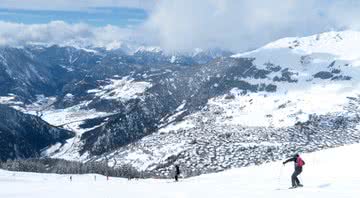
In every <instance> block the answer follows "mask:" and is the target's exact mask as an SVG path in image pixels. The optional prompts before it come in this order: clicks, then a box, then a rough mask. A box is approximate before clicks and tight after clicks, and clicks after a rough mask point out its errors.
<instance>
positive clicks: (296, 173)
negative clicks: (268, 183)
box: [291, 167, 302, 187]
mask: <svg viewBox="0 0 360 198" xmlns="http://www.w3.org/2000/svg"><path fill="white" fill-rule="evenodd" d="M301 172H302V168H301V167H296V168H295V171H294V173H293V174H292V175H291V184H292V186H293V187H295V186H298V185H299V184H300V181H299V178H298V177H297V176H299V175H300V173H301Z"/></svg>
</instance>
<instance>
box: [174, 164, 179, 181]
mask: <svg viewBox="0 0 360 198" xmlns="http://www.w3.org/2000/svg"><path fill="white" fill-rule="evenodd" d="M179 175H180V167H179V165H177V164H176V165H175V181H178V180H179Z"/></svg>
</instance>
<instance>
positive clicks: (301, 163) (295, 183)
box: [283, 154, 305, 188]
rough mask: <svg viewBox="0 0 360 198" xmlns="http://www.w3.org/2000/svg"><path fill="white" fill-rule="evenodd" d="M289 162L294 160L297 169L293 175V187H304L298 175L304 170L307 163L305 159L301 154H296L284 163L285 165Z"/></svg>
mask: <svg viewBox="0 0 360 198" xmlns="http://www.w3.org/2000/svg"><path fill="white" fill-rule="evenodd" d="M288 162H294V164H295V171H294V173H293V174H292V175H291V184H292V187H291V188H296V187H302V186H303V185H302V184H300V181H299V179H298V178H297V176H298V175H300V173H301V172H302V167H303V166H304V165H305V162H304V160H302V159H301V157H300V155H299V154H296V155H294V157H292V158H290V159H288V160H286V161H285V162H283V165H285V164H286V163H288Z"/></svg>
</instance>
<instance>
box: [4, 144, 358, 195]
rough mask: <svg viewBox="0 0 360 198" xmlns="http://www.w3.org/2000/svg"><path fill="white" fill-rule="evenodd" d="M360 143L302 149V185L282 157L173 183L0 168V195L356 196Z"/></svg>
mask: <svg viewBox="0 0 360 198" xmlns="http://www.w3.org/2000/svg"><path fill="white" fill-rule="evenodd" d="M359 151H360V144H356V145H350V146H344V147H340V148H335V149H328V150H324V151H319V152H316V153H312V154H305V155H302V157H303V159H304V160H305V161H306V165H305V167H304V171H303V173H302V174H301V176H300V179H301V181H302V182H303V184H304V185H305V187H303V188H299V189H293V190H288V189H287V188H288V187H289V186H290V175H291V173H292V171H293V164H287V165H286V166H282V164H281V162H275V163H268V164H264V165H261V166H251V167H246V168H239V169H232V170H228V171H225V172H220V173H215V174H208V175H202V176H199V177H193V178H190V179H185V180H181V181H180V182H179V183H175V182H173V181H172V180H156V179H145V180H131V181H129V180H126V179H119V178H110V180H109V181H107V180H106V177H104V176H100V175H96V177H97V180H96V181H95V179H94V176H95V175H73V181H72V182H70V180H69V175H55V174H36V173H18V172H15V173H14V172H8V171H3V170H0V186H1V190H0V197H2V198H10V197H11V198H13V197H27V198H35V197H36V198H42V197H44V198H45V197H52V198H57V197H59V198H60V197H61V198H63V197H67V198H71V197H77V198H78V197H86V198H92V197H94V198H100V197H109V198H110V197H132V198H136V197H147V198H152V197H154V198H155V197H156V198H167V197H175V198H190V197H209V198H211V197H227V198H228V197H234V198H235V197H251V198H257V197H277V198H288V197H306V198H323V197H324V198H325V197H326V198H329V197H354V198H355V197H358V195H359V193H360V189H359V188H358V187H359V185H360V172H359V171H358V164H359V162H360V159H359V158H357V157H356V156H357V154H358V152H359Z"/></svg>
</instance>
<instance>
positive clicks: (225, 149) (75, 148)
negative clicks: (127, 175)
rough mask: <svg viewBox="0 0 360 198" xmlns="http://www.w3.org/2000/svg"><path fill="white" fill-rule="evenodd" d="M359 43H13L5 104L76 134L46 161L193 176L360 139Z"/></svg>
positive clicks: (4, 52) (332, 37) (1, 62)
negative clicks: (224, 46) (174, 46)
mask: <svg viewBox="0 0 360 198" xmlns="http://www.w3.org/2000/svg"><path fill="white" fill-rule="evenodd" d="M359 46H360V32H356V31H342V32H326V33H322V34H318V35H313V36H309V37H303V38H284V39H280V40H278V41H275V42H272V43H269V44H268V45H266V46H263V47H261V48H259V49H256V50H254V51H250V52H246V53H240V54H232V53H230V52H227V51H222V50H219V49H216V50H209V51H202V50H196V53H189V54H168V53H165V52H163V51H162V50H161V49H159V48H139V49H138V50H137V51H135V52H134V53H127V52H125V51H124V50H121V49H117V50H105V49H99V48H95V49H79V48H74V47H61V46H25V47H22V48H13V47H2V48H0V103H2V104H7V105H8V106H11V107H13V108H15V109H17V110H19V111H22V112H23V113H27V114H32V115H35V116H38V117H41V118H42V119H43V120H45V121H47V122H48V123H50V124H51V125H54V126H56V127H61V128H64V129H66V131H73V132H74V133H75V134H76V135H75V136H73V137H72V138H70V139H67V140H66V142H64V141H60V140H59V141H58V142H57V143H55V142H49V143H48V145H44V147H43V148H42V156H44V157H54V158H64V159H70V160H79V161H106V162H107V163H109V165H111V166H116V165H120V164H124V163H130V164H132V165H134V166H136V167H137V168H139V169H141V170H147V171H153V172H155V173H156V174H159V175H169V174H170V171H171V167H172V165H173V164H174V163H179V164H181V165H182V167H184V169H186V170H187V171H186V175H188V176H191V175H197V174H201V173H206V172H214V171H221V170H224V169H227V168H232V167H241V166H248V165H251V164H261V163H264V162H267V161H273V160H277V159H280V158H283V157H285V156H287V155H290V154H292V153H293V152H295V151H297V152H311V151H315V150H319V149H324V148H329V147H335V146H340V145H343V144H350V143H355V142H359V140H360V133H359V126H358V122H359V120H360V116H359V111H358V108H359V104H360V98H359V91H358V88H359V83H360V79H359V78H360V70H359V68H360V61H359V60H360V47H359ZM64 131H65V130H64ZM64 133H65V132H64Z"/></svg>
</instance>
